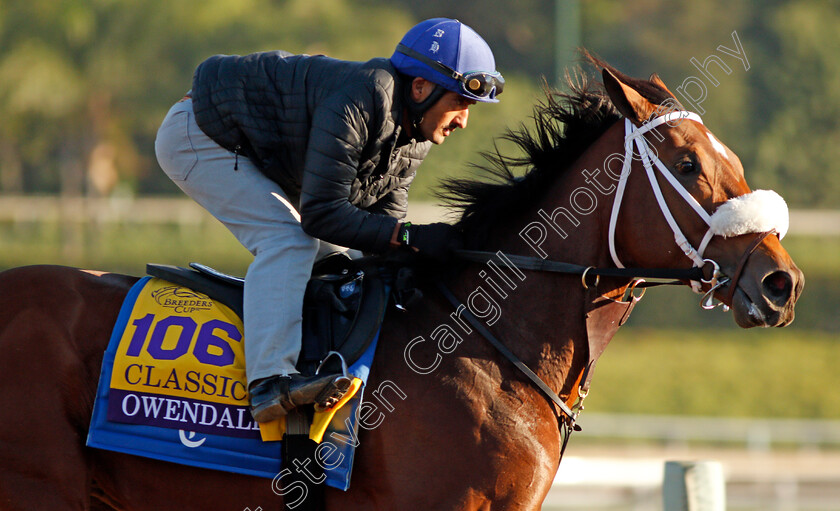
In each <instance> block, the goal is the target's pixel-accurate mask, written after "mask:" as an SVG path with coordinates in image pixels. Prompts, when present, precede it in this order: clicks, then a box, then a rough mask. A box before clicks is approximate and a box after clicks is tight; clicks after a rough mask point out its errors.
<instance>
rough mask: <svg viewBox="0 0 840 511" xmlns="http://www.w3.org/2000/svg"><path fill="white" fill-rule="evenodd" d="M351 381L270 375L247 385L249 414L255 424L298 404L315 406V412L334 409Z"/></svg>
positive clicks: (337, 376) (338, 376)
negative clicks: (249, 397) (249, 404)
mask: <svg viewBox="0 0 840 511" xmlns="http://www.w3.org/2000/svg"><path fill="white" fill-rule="evenodd" d="M350 383H351V379H350V378H348V377H347V376H345V375H342V374H329V375H315V376H309V377H307V376H303V375H300V374H293V375H291V376H272V377H269V378H264V379H262V380H257V381H255V382H254V383H252V384H251V387H250V389H249V393H250V395H251V415H253V416H254V420H255V421H257V422H269V421H273V420H275V419H279V418H280V417H283V416H285V415H286V414H287V413H288V412H289V411H290V410H292V409H293V408H295V407H298V406H301V405H308V404H315V409H316V410H324V409H327V408H331V407H332V406H335V404H336V403H338V401H339V400H340V399H341V398H342V397H344V394H346V393H347V390H348V389H349V388H350Z"/></svg>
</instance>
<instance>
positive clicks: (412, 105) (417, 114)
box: [403, 76, 446, 141]
mask: <svg viewBox="0 0 840 511" xmlns="http://www.w3.org/2000/svg"><path fill="white" fill-rule="evenodd" d="M405 78H406V80H405V83H406V85H405V87H404V88H403V91H404V96H405V104H406V106H407V108H408V120H409V122H410V123H411V130H412V135H413V136H414V138H415V139H417V140H418V141H422V140H425V139H424V138H423V135H421V133H420V123H422V122H423V116H424V115H425V114H426V112H427V111H428V110H429V108H431V107H432V105H434V104H435V103H437V101H438V100H439V99H440V98H441V97H442V96H443V94H444V93H445V92H446V89H444V88H443V87H441V86H440V85H438V84H436V83H434V82H431V83H434V86H435V88H434V89H432V92H431V94H429V95H428V97H426V99H424V100H423V101H420V102H417V101H414V98H412V95H411V87H412V84H413V83H414V78H413V77H409V76H406V77H405Z"/></svg>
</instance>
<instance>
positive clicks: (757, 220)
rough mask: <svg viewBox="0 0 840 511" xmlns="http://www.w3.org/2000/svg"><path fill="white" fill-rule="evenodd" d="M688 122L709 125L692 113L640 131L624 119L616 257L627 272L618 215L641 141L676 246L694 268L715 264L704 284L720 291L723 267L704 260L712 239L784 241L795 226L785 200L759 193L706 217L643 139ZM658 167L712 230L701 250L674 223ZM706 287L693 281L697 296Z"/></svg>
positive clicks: (674, 115) (663, 117)
mask: <svg viewBox="0 0 840 511" xmlns="http://www.w3.org/2000/svg"><path fill="white" fill-rule="evenodd" d="M686 119H687V120H692V121H695V122H699V123H700V124H703V120H702V119H701V118H700V116H699V115H697V114H695V113H693V112H686V111H675V112H670V113H667V114H664V115H661V116H659V117H656V118H654V119H652V120H650V121H649V122H646V123H644V124H643V125H642V126H640V127H638V128H637V127H636V126H634V125H633V123H632V122H630V120H629V119H625V120H624V150H625V152H624V164H623V167H622V169H621V176H620V178H619V181H618V189H617V190H616V193H615V200H614V202H613V208H612V212H611V213H610V228H609V247H610V255H611V256H612V260H613V262H614V263H615V265H616V266H617V267H619V268H624V265H623V264H621V261H620V260H619V258H618V254H617V252H616V249H615V229H616V224H617V222H618V212H619V210H620V209H621V201H622V199H623V198H624V190H625V188H626V186H627V179H628V177H629V176H630V169H631V167H632V163H633V156H634V149H633V143H634V142H635V146H636V149H637V150H638V153H639V157H640V159H641V161H642V164H643V165H644V167H645V171H646V173H647V176H648V181H650V186H651V188H652V189H653V194H654V195H655V196H656V201H657V203H659V209H660V211H662V214H663V215H664V216H665V220H666V221H667V222H668V225H669V226H670V227H671V231H673V233H674V241H676V243H677V246H679V247H680V249H681V250H682V251H683V253H684V254H685V255H686V256H687V257H688V258H689V259H691V260H692V261H693V263H694V266H696V267H698V268H702V267H703V266H704V265H706V264H707V263H711V264H712V265H713V267H714V274H715V275H714V276H713V277H712V278H711V279H710V280H709V281H705V280H704V281H703V283H705V284H709V285H711V286H712V287H715V286H716V285H718V282H717V279H718V276H719V275H720V272H719V270H720V268H719V266H718V264H717V263H716V262H714V261H712V260H710V259H703V252H704V251H705V250H706V247H707V246H708V244H709V242H710V241H711V239H712V237H713V236H715V235H720V236H723V237H730V236H739V235H742V234H749V233H761V232H766V231H770V230H775V231H776V233H778V235H779V239H782V238H783V237H784V235H785V233H787V230H788V225H789V215H788V208H787V204H786V203H785V201H784V199H782V197H781V196H779V194H777V193H776V192H774V191H772V190H756V191H754V192H752V193H748V194H745V195H741V196H740V197H734V198H732V199H729V200H728V201H726V202H725V203H723V204H721V205H720V207H718V208H717V210H716V211H715V212H714V214H712V215H710V214H709V213H708V212H706V210H705V209H703V207H702V206H701V205H700V203H699V202H697V199H695V198H694V196H693V195H691V194H690V193H689V192H688V190H686V189H685V187H684V186H683V185H682V184H681V183H680V182H679V180H677V178H676V177H674V175H673V174H672V173H671V172H670V171H669V170H668V169H667V168H666V167H665V165H663V163H662V161H660V160H659V158H658V157H657V156H656V154H651V150H650V148H649V146H648V142H647V140H646V139H645V137H644V136H643V135H644V134H645V133H647V132H648V131H650V130H652V129H655V128H657V127H659V126H660V125H662V124H664V123H666V122H667V123H669V126H672V127H673V126H675V125H676V124H675V123H679V122H682V121H684V120H686ZM654 166H656V168H657V169H659V173H660V174H662V175H663V176H664V177H665V179H667V180H668V182H669V183H671V186H672V187H673V188H674V189H675V190H676V191H677V192H678V193H679V194H680V195H681V196H682V197H683V199H685V201H686V202H687V203H688V205H689V206H691V208H692V209H694V211H696V212H697V214H698V215H699V216H700V218H702V219H703V221H704V222H705V223H706V225H708V226H709V229H708V230H707V231H706V234H705V236H703V239H702V240H701V242H700V245H699V247H698V248H697V249H695V248H694V247H693V246H692V245H691V242H689V241H688V238H686V237H685V235H684V234H683V233H682V230H680V227H679V225H678V224H677V221H676V220H675V219H674V215H673V214H671V210H670V209H669V208H668V204H667V203H666V202H665V197H664V196H663V195H662V190H661V189H660V187H659V182H658V181H657V179H656V174H655V173H654V170H653V169H654ZM701 286H702V284H701V283H700V282H696V281H692V282H691V287H692V289H694V291H695V292H698V293H700V292H702V291H701Z"/></svg>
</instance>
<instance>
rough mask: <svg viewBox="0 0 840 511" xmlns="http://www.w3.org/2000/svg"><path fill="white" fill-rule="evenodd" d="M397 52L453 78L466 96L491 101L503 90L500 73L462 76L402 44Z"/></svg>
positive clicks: (478, 72)
mask: <svg viewBox="0 0 840 511" xmlns="http://www.w3.org/2000/svg"><path fill="white" fill-rule="evenodd" d="M397 51H398V52H400V53H402V54H403V55H406V56H409V57H411V58H413V59H417V60H419V61H420V62H422V63H424V64H426V65H427V66H430V67H431V68H433V69H435V70H436V71H439V72H441V73H443V74H444V75H446V76H449V77H451V78H454V79H455V80H457V81H458V85H459V86H460V88H461V90H462V91H463V92H464V93H466V95H467V96H470V95H472V96H477V97H479V98H486V97H490V98H491V99H493V98H495V97H496V96H498V95H499V94H501V93H502V91H503V90H504V88H505V79H504V78H503V77H502V75H501V73H498V72H493V73H490V72H487V71H470V72H467V73H463V74H462V73H459V72H458V71H455V70H454V69H452V68H451V67H449V66H447V65H446V64H444V63H442V62H438V61H436V60H433V59H430V58H429V57H427V56H425V55H423V54H422V53H420V52H418V51H415V50H414V49H412V48H409V47H408V46H406V45H404V44H398V45H397Z"/></svg>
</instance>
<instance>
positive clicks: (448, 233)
mask: <svg viewBox="0 0 840 511" xmlns="http://www.w3.org/2000/svg"><path fill="white" fill-rule="evenodd" d="M398 238H399V242H400V244H401V245H405V246H408V247H411V248H412V249H414V250H415V251H417V252H418V253H419V254H421V255H424V256H427V257H430V258H432V259H436V260H438V261H446V260H448V259H450V258H451V257H452V254H453V251H455V250H457V249H459V248H463V246H464V237H463V235H462V234H461V231H460V230H458V228H457V227H455V226H454V225H451V224H447V223H443V222H437V223H433V224H426V225H412V224H410V223H406V224H403V225H402V227H400V231H399V236H398Z"/></svg>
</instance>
